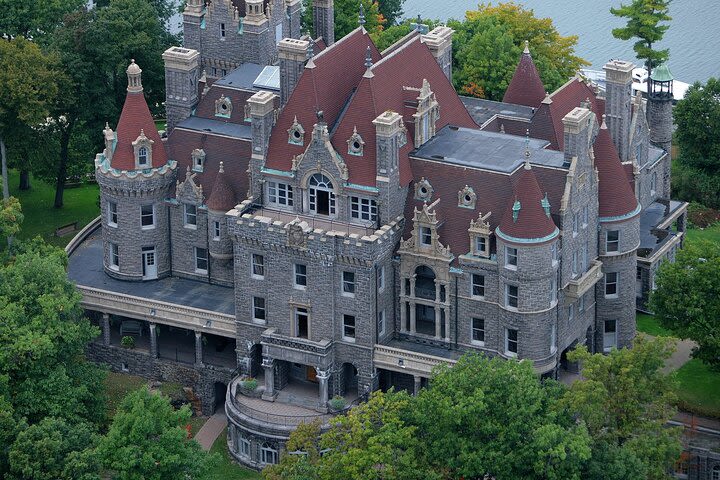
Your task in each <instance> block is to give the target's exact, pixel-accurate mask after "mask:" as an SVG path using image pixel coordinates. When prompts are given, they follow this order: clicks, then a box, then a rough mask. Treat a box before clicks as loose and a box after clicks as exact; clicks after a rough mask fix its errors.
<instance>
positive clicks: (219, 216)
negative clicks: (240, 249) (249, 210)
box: [207, 209, 234, 286]
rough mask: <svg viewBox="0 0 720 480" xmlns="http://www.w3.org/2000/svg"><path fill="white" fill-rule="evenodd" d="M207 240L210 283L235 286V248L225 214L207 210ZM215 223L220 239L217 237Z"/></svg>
mask: <svg viewBox="0 0 720 480" xmlns="http://www.w3.org/2000/svg"><path fill="white" fill-rule="evenodd" d="M207 220H208V221H207V238H208V249H209V251H210V252H209V253H210V281H211V283H216V284H219V285H225V286H232V285H233V271H234V268H233V246H232V238H231V236H230V233H229V232H228V228H227V219H226V218H225V212H217V211H213V210H209V209H208V210H207ZM215 222H217V223H218V225H219V226H220V237H215Z"/></svg>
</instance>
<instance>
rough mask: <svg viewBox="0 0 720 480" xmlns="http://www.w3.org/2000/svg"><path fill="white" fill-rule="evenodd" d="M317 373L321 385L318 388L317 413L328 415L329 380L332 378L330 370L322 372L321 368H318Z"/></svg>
mask: <svg viewBox="0 0 720 480" xmlns="http://www.w3.org/2000/svg"><path fill="white" fill-rule="evenodd" d="M315 371H316V372H317V376H316V378H317V380H318V382H319V384H320V385H319V386H318V405H317V411H318V412H321V413H326V412H327V411H328V408H327V402H328V379H329V378H330V370H320V369H319V368H317V369H316V370H315Z"/></svg>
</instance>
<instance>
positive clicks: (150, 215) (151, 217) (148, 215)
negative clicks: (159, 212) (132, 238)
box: [140, 205, 155, 230]
mask: <svg viewBox="0 0 720 480" xmlns="http://www.w3.org/2000/svg"><path fill="white" fill-rule="evenodd" d="M140 223H141V225H142V228H143V229H144V230H147V229H150V228H155V206H154V205H143V206H141V207H140Z"/></svg>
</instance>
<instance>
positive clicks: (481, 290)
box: [470, 273, 485, 297]
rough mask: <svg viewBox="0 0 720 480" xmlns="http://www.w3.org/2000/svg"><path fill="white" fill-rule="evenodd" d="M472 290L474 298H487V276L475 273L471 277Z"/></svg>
mask: <svg viewBox="0 0 720 480" xmlns="http://www.w3.org/2000/svg"><path fill="white" fill-rule="evenodd" d="M470 281H471V283H472V285H471V286H472V289H471V292H470V293H471V295H472V296H473V297H484V296H485V276H484V275H478V274H477V273H473V274H472V277H471V280H470Z"/></svg>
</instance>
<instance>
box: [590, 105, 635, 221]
mask: <svg viewBox="0 0 720 480" xmlns="http://www.w3.org/2000/svg"><path fill="white" fill-rule="evenodd" d="M593 152H594V153H595V168H596V169H597V172H598V204H599V205H598V213H599V215H600V217H621V216H623V215H627V214H630V213H632V212H633V211H634V210H635V209H636V208H637V199H636V198H635V192H633V189H632V187H631V186H630V181H629V180H628V177H627V174H626V172H625V169H624V168H623V165H622V162H621V161H620V156H619V155H618V153H617V148H616V147H615V144H614V143H613V141H612V138H611V137H610V131H609V130H608V127H607V122H606V121H605V115H603V119H602V125H601V126H600V131H599V132H598V135H597V137H596V139H595V144H594V145H593Z"/></svg>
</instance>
